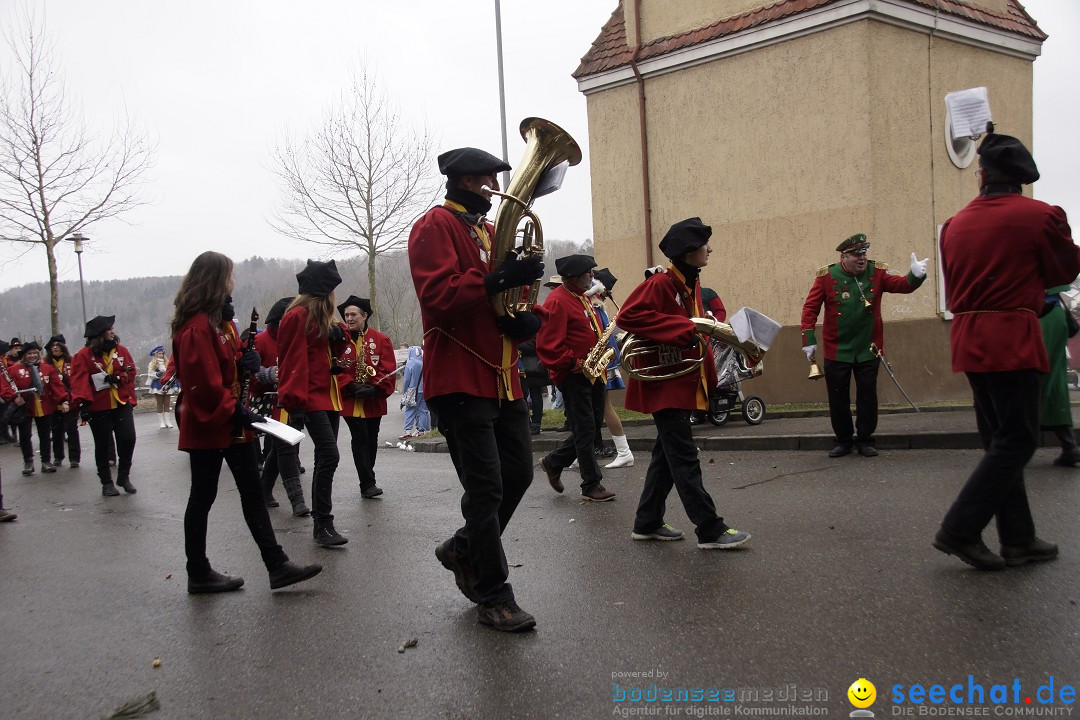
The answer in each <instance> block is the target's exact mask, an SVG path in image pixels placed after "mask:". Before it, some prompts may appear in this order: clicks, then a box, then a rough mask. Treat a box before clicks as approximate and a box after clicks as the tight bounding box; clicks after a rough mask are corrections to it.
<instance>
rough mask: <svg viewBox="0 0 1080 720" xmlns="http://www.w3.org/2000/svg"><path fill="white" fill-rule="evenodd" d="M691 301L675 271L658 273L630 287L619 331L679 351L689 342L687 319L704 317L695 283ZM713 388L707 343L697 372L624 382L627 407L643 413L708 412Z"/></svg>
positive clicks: (713, 370) (691, 325) (691, 334)
mask: <svg viewBox="0 0 1080 720" xmlns="http://www.w3.org/2000/svg"><path fill="white" fill-rule="evenodd" d="M693 289H694V294H693V298H692V299H691V298H690V295H689V291H688V289H687V287H686V283H685V280H684V279H683V276H682V274H681V273H679V271H678V270H676V269H675V268H674V267H670V268H668V270H667V272H665V273H656V274H655V275H653V276H652V277H649V278H647V279H646V280H645V281H644V282H642V283H641V284H640V285H638V286H637V287H636V288H634V291H633V292H631V293H630V297H628V298H626V302H625V303H623V306H622V310H621V311H620V312H619V316H618V319H617V323H618V325H619V327H620V328H622V329H623V330H626V331H627V332H629V333H633V334H634V335H639V336H641V337H644V338H648V339H649V340H653V341H655V342H658V343H661V344H664V345H672V346H675V347H679V348H686V347H689V346H690V343H691V342H692V341H693V339H694V336H695V332H694V323H692V322H691V321H690V318H691V317H701V316H703V315H704V314H705V313H704V310H703V309H702V305H701V285H700V283H698V282H695V283H694V288H693ZM714 387H716V367H715V366H714V365H713V356H712V348H711V347H710V346H709V343H708V341H706V342H705V360H704V362H702V363H701V367H700V369H699V370H698V371H697V372H691V373H687V374H686V375H683V376H682V377H677V378H671V379H668V380H656V381H652V382H642V381H640V380H637V379H635V378H633V377H628V378H627V381H626V402H625V404H626V408H627V409H628V410H636V411H637V412H643V413H654V412H657V411H658V410H666V409H669V408H679V409H683V410H707V409H708V407H709V392H710V391H711V390H712V389H713V388H714Z"/></svg>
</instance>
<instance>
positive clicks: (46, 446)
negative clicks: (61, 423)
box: [34, 415, 53, 463]
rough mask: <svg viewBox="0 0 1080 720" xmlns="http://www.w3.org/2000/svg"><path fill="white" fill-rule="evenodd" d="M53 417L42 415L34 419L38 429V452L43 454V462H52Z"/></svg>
mask: <svg viewBox="0 0 1080 720" xmlns="http://www.w3.org/2000/svg"><path fill="white" fill-rule="evenodd" d="M52 424H53V423H52V415H42V416H41V417H36V418H34V427H36V428H37V435H38V451H39V452H40V453H41V462H43V463H51V462H52V445H53V443H52Z"/></svg>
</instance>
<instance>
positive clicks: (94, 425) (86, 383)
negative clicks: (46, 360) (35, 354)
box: [71, 315, 138, 497]
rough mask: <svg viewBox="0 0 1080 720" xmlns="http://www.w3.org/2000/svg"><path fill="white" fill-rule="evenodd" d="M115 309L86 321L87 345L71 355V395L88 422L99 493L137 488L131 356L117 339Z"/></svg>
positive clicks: (134, 403) (113, 492)
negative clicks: (113, 457) (111, 455)
mask: <svg viewBox="0 0 1080 720" xmlns="http://www.w3.org/2000/svg"><path fill="white" fill-rule="evenodd" d="M115 321H116V316H115V315H109V316H105V315H98V316H97V317H95V318H94V319H92V320H91V321H90V322H88V323H86V331H85V333H84V335H85V337H86V347H84V348H82V349H80V350H79V352H77V353H75V357H73V358H72V359H71V401H72V403H73V404H75V405H77V406H78V408H79V417H80V418H81V419H82V420H85V421H86V422H88V423H90V432H91V433H92V434H93V436H94V462H95V463H96V464H97V472H98V478H99V479H100V480H101V494H102V495H105V496H108V497H112V496H115V495H119V494H120V492H119V491H118V490H117V489H116V485H119V486H120V487H122V488H123V489H124V492H126V493H129V494H131V493H135V492H137V491H136V490H135V486H134V485H132V484H131V458H132V457H133V456H134V454H135V419H134V415H133V408H134V407H135V406H136V405H137V404H138V400H137V399H136V397H135V374H136V372H137V371H136V369H135V360H134V359H133V358H132V357H131V353H129V352H128V350H127V348H126V347H124V346H123V345H120V344H119V343H118V342H117V340H116V332H115V331H114V330H113V323H114V322H115ZM114 436H115V438H116V453H117V465H116V485H113V481H112V468H111V467H110V466H109V453H110V451H111V449H112V447H113V437H114Z"/></svg>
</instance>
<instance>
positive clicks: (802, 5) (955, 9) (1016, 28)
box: [573, 0, 1047, 79]
mask: <svg viewBox="0 0 1080 720" xmlns="http://www.w3.org/2000/svg"><path fill="white" fill-rule="evenodd" d="M623 1H624V0H619V4H618V7H616V8H615V11H614V12H613V13H611V17H610V18H608V21H607V22H606V23H605V24H604V27H603V28H602V29H601V30H600V34H599V35H598V36H597V38H596V40H594V41H593V44H592V47H591V48H589V52H587V53H585V56H584V57H583V58H581V64H580V65H578V68H577V70H575V71H574V73H573V77H575V78H579V79H580V78H583V77H587V76H589V75H595V74H597V73H601V72H604V71H605V70H612V69H614V68H617V67H621V66H623V65H627V64H629V62H630V59H631V57H632V56H633V50H632V48H630V47H629V46H628V45H627V44H626V21H625V18H624V16H623ZM837 1H838V0H776V1H775V2H773V3H772V4H771V5H764V6H762V7H758V8H755V9H754V10H749V11H747V12H744V13H742V14H741V15H735V16H733V17H729V18H724V19H723V20H720V21H718V22H715V23H713V24H712V25H709V26H708V27H703V28H699V29H697V30H691V31H688V32H684V33H681V34H679V35H672V36H670V37H664V38H658V39H656V40H653V41H652V42H650V43H648V44H647V45H644V46H643V47H642V48H641V52H640V54H639V58H638V59H639V60H645V59H648V58H653V57H658V56H661V55H665V54H667V53H669V52H672V51H674V50H681V49H683V48H687V47H691V46H693V45H698V44H700V43H704V42H708V41H709V40H716V39H717V38H721V37H724V36H725V35H732V34H734V33H737V32H740V31H742V30H746V29H748V28H751V27H754V26H757V25H763V24H765V23H768V22H771V21H774V20H779V19H780V18H786V17H790V16H792V15H797V14H798V13H802V12H806V11H807V10H812V9H815V8H819V7H823V6H825V5H829V4H831V3H834V2H837ZM908 1H909V2H911V3H914V4H916V5H922V6H924V7H927V8H931V9H937V10H940V11H941V12H944V13H948V14H950V15H956V16H958V17H962V18H964V19H966V20H970V21H971V22H975V23H979V24H982V25H990V26H992V27H996V28H998V29H1001V30H1006V31H1009V32H1014V33H1017V34H1020V35H1026V36H1027V37H1031V38H1035V39H1037V40H1045V39H1046V37H1047V36H1046V33H1044V32H1043V31H1042V30H1040V29H1039V26H1038V25H1036V24H1035V21H1034V20H1033V19H1032V18H1031V16H1030V15H1028V14H1027V11H1026V10H1024V7H1023V6H1022V5H1021V4H1020V2H1019V0H1009V5H1008V7H1009V11H1008V13H1007V14H1001V13H996V12H992V11H990V10H987V9H985V8H982V7H976V6H974V5H970V4H968V3H965V2H962V0H908Z"/></svg>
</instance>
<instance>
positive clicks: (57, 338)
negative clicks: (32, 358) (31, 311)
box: [45, 333, 67, 347]
mask: <svg viewBox="0 0 1080 720" xmlns="http://www.w3.org/2000/svg"><path fill="white" fill-rule="evenodd" d="M54 343H60V344H61V345H67V340H65V339H64V334H63V333H60V334H59V335H53V336H52V337H51V338H49V342H47V343H45V347H52V346H53V344H54Z"/></svg>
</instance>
